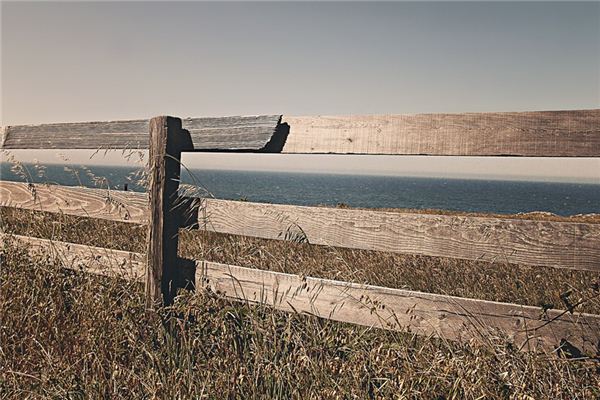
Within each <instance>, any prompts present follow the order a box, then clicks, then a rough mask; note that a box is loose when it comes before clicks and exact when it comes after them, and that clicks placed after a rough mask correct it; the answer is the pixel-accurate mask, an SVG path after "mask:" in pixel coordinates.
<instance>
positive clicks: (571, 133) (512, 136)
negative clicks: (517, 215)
mask: <svg viewBox="0 0 600 400" xmlns="http://www.w3.org/2000/svg"><path fill="white" fill-rule="evenodd" d="M282 124H287V125H288V126H289V135H288V138H287V141H286V144H285V147H284V149H283V152H284V153H325V154H327V153H334V154H406V155H440V156H506V155H511V156H530V157H600V109H596V110H576V111H540V112H503V113H466V114H414V115H357V116H308V117H293V116H284V117H283V119H282Z"/></svg>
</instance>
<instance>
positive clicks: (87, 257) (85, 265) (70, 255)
mask: <svg viewBox="0 0 600 400" xmlns="http://www.w3.org/2000/svg"><path fill="white" fill-rule="evenodd" d="M10 240H14V241H17V242H18V243H19V244H20V245H21V246H22V247H23V248H25V249H27V251H28V252H29V254H40V253H41V254H46V255H48V256H50V257H51V258H53V259H57V260H60V262H61V264H62V265H63V266H64V267H65V268H69V269H74V270H81V271H85V272H89V273H94V274H98V275H105V276H112V277H118V278H123V279H128V280H133V281H138V282H142V281H143V280H144V274H145V271H146V256H145V255H143V254H140V253H132V252H129V251H121V250H113V249H107V248H104V247H94V246H86V245H82V244H75V243H67V242H61V241H56V240H49V239H40V238H35V237H30V236H21V235H10V234H5V233H0V241H1V242H2V243H4V242H5V241H10Z"/></svg>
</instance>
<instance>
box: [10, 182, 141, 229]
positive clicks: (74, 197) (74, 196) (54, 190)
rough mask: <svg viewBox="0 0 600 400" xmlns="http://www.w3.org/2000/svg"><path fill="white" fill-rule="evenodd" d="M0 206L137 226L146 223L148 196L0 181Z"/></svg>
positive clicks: (115, 191)
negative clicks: (129, 223) (121, 222)
mask: <svg viewBox="0 0 600 400" xmlns="http://www.w3.org/2000/svg"><path fill="white" fill-rule="evenodd" d="M0 206H3V207H17V208H24V209H28V210H35V211H45V212H51V213H59V214H67V215H76V216H79V217H90V218H100V219H107V220H111V221H123V222H132V223H138V224H145V223H147V222H148V195H147V194H146V193H135V192H123V191H119V190H106V189H90V188H83V187H70V186H58V185H43V184H34V185H28V184H26V183H19V182H8V181H0Z"/></svg>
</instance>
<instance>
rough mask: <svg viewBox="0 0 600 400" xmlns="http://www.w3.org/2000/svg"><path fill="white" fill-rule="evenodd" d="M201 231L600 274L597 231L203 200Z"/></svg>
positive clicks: (599, 230)
mask: <svg viewBox="0 0 600 400" xmlns="http://www.w3.org/2000/svg"><path fill="white" fill-rule="evenodd" d="M198 222H199V224H200V226H201V228H202V229H207V230H210V231H214V232H221V233H229V234H234V235H244V236H254V237H259V238H265V239H278V240H296V241H306V242H308V243H312V244H318V245H326V246H337V247H349V248H356V249H365V250H376V251H390V252H397V253H407V254H423V255H427V256H437V257H451V258H463V259H469V260H482V261H498V262H509V263H515V264H528V265H541V266H549V267H556V268H568V269H578V270H589V271H600V224H586V223H576V222H554V221H534V220H520V219H501V218H486V217H472V216H458V215H440V214H419V213H399V212H384V211H368V210H352V209H335V208H324V207H303V206H290V205H278V204H260V203H248V202H239V201H226V200H216V199H206V200H205V201H204V204H203V206H202V208H201V210H200V212H199V213H198Z"/></svg>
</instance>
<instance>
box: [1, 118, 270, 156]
mask: <svg viewBox="0 0 600 400" xmlns="http://www.w3.org/2000/svg"><path fill="white" fill-rule="evenodd" d="M280 118H281V116H280V115H262V116H244V117H220V118H187V119H184V120H183V129H186V130H188V131H189V133H190V137H191V140H192V144H193V149H192V148H191V145H189V146H188V147H187V148H186V150H198V151H217V150H222V151H257V152H259V151H280V150H281V148H279V149H271V148H270V147H269V146H268V144H269V142H270V141H271V140H272V139H273V136H274V134H275V132H276V130H277V126H278V123H279V120H280ZM148 129H149V125H148V120H130V121H108V122H80V123H64V124H43V125H19V126H6V127H4V129H3V132H4V134H3V141H2V148H3V149H147V148H148V143H149V142H148V140H149V138H148Z"/></svg>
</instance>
